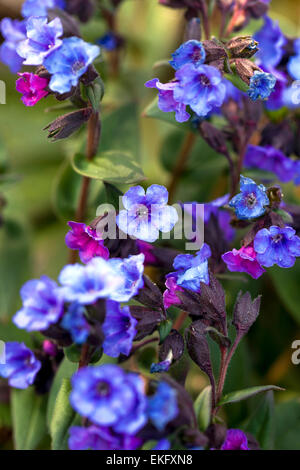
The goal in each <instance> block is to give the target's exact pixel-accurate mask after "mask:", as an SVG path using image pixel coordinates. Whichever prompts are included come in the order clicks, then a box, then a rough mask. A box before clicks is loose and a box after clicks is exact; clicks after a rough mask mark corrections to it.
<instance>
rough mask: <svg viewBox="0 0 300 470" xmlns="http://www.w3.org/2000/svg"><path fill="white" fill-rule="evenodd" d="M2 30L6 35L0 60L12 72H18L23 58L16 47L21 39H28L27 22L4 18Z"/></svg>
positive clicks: (0, 26)
mask: <svg viewBox="0 0 300 470" xmlns="http://www.w3.org/2000/svg"><path fill="white" fill-rule="evenodd" d="M0 30H1V34H2V36H3V37H4V42H3V44H2V45H1V46H0V60H1V62H3V63H4V64H5V65H7V66H8V67H9V68H10V71H11V72H12V73H17V72H18V71H19V70H20V69H21V67H22V63H23V59H22V58H21V57H20V56H19V54H17V51H16V48H17V45H18V44H19V42H20V41H23V40H24V39H26V22H25V21H18V20H12V19H11V18H4V19H3V20H2V21H1V23H0Z"/></svg>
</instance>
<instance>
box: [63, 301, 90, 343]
mask: <svg viewBox="0 0 300 470" xmlns="http://www.w3.org/2000/svg"><path fill="white" fill-rule="evenodd" d="M85 314H86V311H85V308H84V307H83V306H82V305H80V304H77V303H76V302H74V303H73V304H71V305H70V307H69V309H68V311H67V312H66V313H65V315H64V317H63V319H62V321H61V326H62V327H63V328H65V329H66V330H68V331H69V332H70V334H71V337H72V339H73V341H74V343H76V344H83V343H85V341H86V340H87V338H88V336H89V334H90V325H89V323H88V322H87V320H86V317H85Z"/></svg>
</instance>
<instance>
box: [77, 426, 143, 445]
mask: <svg viewBox="0 0 300 470" xmlns="http://www.w3.org/2000/svg"><path fill="white" fill-rule="evenodd" d="M69 432H70V438H69V449H71V450H135V449H137V448H138V447H140V446H141V445H142V440H141V439H139V438H138V437H135V436H127V435H126V434H117V433H115V432H113V431H112V430H111V429H109V428H107V427H104V426H101V427H100V426H95V425H93V426H89V427H88V428H81V427H80V426H73V427H71V428H70V431H69Z"/></svg>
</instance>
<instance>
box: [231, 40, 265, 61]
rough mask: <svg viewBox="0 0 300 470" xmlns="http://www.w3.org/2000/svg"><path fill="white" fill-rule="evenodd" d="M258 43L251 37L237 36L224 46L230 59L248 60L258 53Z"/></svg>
mask: <svg viewBox="0 0 300 470" xmlns="http://www.w3.org/2000/svg"><path fill="white" fill-rule="evenodd" d="M257 45H258V42H257V41H255V40H254V39H253V38H252V37H251V36H237V37H235V38H232V39H231V40H230V41H228V42H227V44H226V49H227V52H228V55H229V57H230V58H243V59H250V57H252V56H253V55H254V54H255V53H256V52H257V51H258V47H257Z"/></svg>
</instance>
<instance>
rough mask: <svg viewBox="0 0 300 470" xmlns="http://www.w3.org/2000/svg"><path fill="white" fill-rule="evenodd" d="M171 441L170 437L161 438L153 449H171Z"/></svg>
mask: <svg viewBox="0 0 300 470" xmlns="http://www.w3.org/2000/svg"><path fill="white" fill-rule="evenodd" d="M170 448H171V443H170V441H169V440H168V439H160V441H158V442H157V444H156V445H155V447H153V449H152V450H169V449H170Z"/></svg>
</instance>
